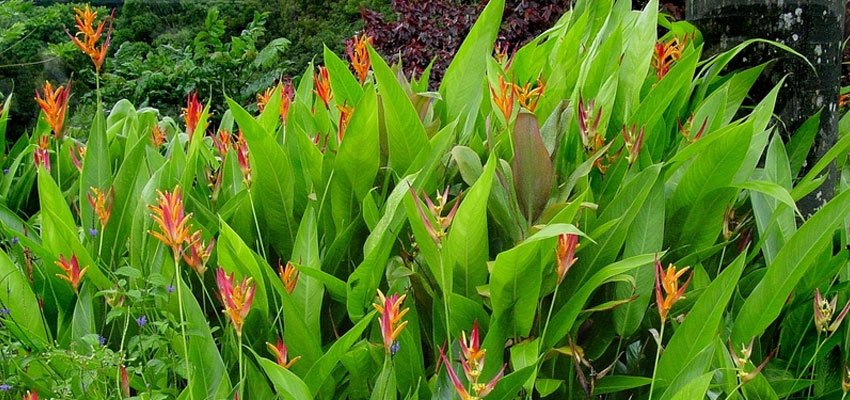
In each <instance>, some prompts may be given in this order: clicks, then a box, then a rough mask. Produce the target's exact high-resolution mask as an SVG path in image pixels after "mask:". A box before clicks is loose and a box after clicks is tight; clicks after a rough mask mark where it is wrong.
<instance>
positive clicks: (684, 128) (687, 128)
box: [676, 114, 708, 143]
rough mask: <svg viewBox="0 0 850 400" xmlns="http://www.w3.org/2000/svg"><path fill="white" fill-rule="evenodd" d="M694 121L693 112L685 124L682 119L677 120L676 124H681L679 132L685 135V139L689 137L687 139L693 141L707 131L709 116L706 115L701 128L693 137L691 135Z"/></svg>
mask: <svg viewBox="0 0 850 400" xmlns="http://www.w3.org/2000/svg"><path fill="white" fill-rule="evenodd" d="M693 123H694V116H693V114H691V116H690V117H688V120H687V122H685V124H684V125H683V124H682V122H681V121H678V120H677V121H676V124H678V125H679V133H681V134H682V136H684V137H685V139H687V141H688V142H691V143H693V142H696V141H697V140H699V138H701V137H702V134H703V133H705V127H706V125H707V124H708V117H705V118H704V119H703V120H702V125H700V127H699V130H698V131H697V133H696V134H695V135H694V136H693V137H691V128H692V127H693Z"/></svg>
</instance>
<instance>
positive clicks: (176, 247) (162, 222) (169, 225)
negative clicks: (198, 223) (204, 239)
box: [148, 186, 192, 254]
mask: <svg viewBox="0 0 850 400" xmlns="http://www.w3.org/2000/svg"><path fill="white" fill-rule="evenodd" d="M148 208H150V209H151V211H153V214H152V215H151V216H152V218H153V220H154V222H155V223H156V225H157V226H158V227H159V230H160V232H156V231H152V230H151V231H149V232H150V234H151V235H152V236H153V237H155V238H157V239H159V240H160V241H161V242H162V243H164V244H165V245H166V246H169V247H171V250H172V251H173V252H174V254H180V251H181V250H182V247H183V244H184V243H186V242H187V241H189V239H190V237H191V235H190V233H189V229H190V226H189V218H191V216H192V214H191V213H189V214H184V212H183V196H182V194H181V193H180V186H176V187H175V188H174V190H173V191H171V192H168V191H166V192H165V193H163V192H161V191H157V205H155V206H154V205H149V206H148Z"/></svg>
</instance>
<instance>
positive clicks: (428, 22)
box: [361, 0, 571, 82]
mask: <svg viewBox="0 0 850 400" xmlns="http://www.w3.org/2000/svg"><path fill="white" fill-rule="evenodd" d="M570 3H571V0H520V1H516V0H508V1H507V3H506V5H505V15H504V17H503V19H502V29H501V31H500V33H499V39H500V40H501V41H504V42H506V43H507V44H509V45H510V49H511V50H513V49H516V48H518V47H519V46H522V45H523V44H525V43H527V42H528V41H529V40H531V39H533V38H534V37H535V36H537V35H539V34H540V33H541V32H543V31H544V30H546V29H548V28H549V27H551V26H552V25H553V24H554V23H555V21H557V19H558V18H559V17H560V16H561V14H563V12H564V10H565V9H566V8H567V7H568V6H569V4H570ZM484 5H486V1H482V2H479V3H477V4H469V3H459V2H456V1H452V0H393V1H392V8H393V11H395V14H396V19H395V20H392V21H390V20H388V19H387V18H385V16H384V15H382V14H380V13H378V12H375V11H372V10H369V9H363V10H362V11H361V15H362V16H363V20H364V21H365V23H366V24H365V25H366V26H365V32H366V34H367V35H371V36H372V38H373V40H374V42H373V44H374V46H375V48H376V49H377V50H378V51H379V52H380V53H382V54H384V55H385V56H392V57H395V55H397V54H401V57H402V60H403V64H404V69H405V72H407V73H408V74H411V73H413V74H416V75H417V76H418V75H419V74H421V73H422V72H423V71H424V69H425V68H426V67H427V66H428V64H429V63H430V62H431V60H434V67H433V69H432V72H431V82H440V80H441V79H442V76H443V73H444V72H445V70H446V68H447V67H448V66H449V63H450V62H451V60H452V58H453V57H454V54H455V52H457V49H458V48H459V47H460V45H461V43H463V39H464V38H465V37H466V34H467V33H468V32H469V29H470V28H471V27H472V24H473V23H475V19H476V18H477V16H478V15H479V14H480V13H481V11H482V10H483V8H484Z"/></svg>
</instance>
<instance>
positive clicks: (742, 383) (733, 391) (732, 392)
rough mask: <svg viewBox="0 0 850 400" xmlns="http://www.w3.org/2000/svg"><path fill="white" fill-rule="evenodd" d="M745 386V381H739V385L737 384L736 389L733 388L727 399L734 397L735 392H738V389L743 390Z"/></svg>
mask: <svg viewBox="0 0 850 400" xmlns="http://www.w3.org/2000/svg"><path fill="white" fill-rule="evenodd" d="M743 386H744V382H743V381H741V382H739V383H738V386H735V389H733V390H732V391H731V392H729V394H727V395H726V399H725V400H729V399H731V398H732V395H733V394H737V393H738V390H741V388H742V387H743Z"/></svg>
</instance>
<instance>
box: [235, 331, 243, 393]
mask: <svg viewBox="0 0 850 400" xmlns="http://www.w3.org/2000/svg"><path fill="white" fill-rule="evenodd" d="M236 338H237V339H236V340H237V341H238V342H239V388H238V389H237V390H238V392H239V398H240V399H241V398H243V396H244V394H245V393H243V392H244V390H245V375H244V367H243V364H242V332H236Z"/></svg>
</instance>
